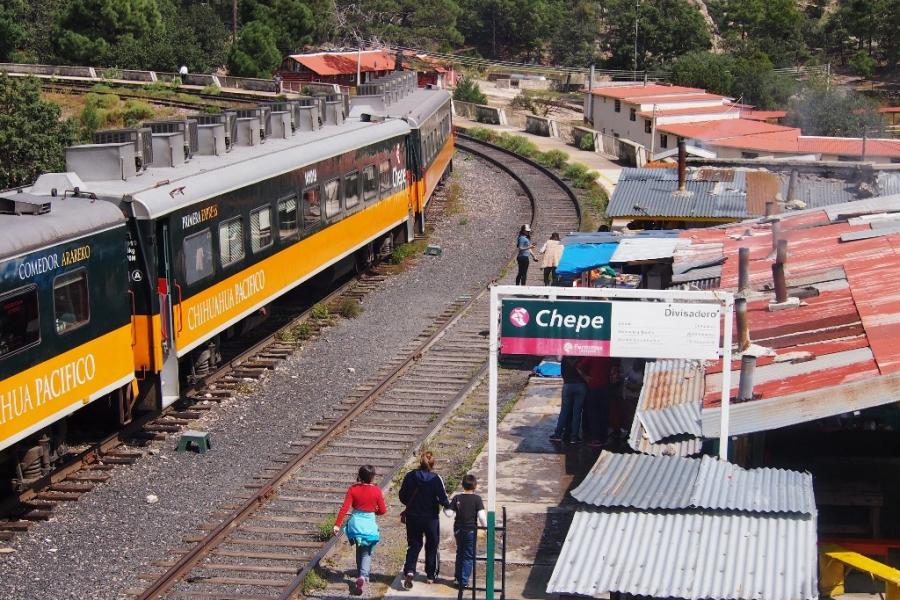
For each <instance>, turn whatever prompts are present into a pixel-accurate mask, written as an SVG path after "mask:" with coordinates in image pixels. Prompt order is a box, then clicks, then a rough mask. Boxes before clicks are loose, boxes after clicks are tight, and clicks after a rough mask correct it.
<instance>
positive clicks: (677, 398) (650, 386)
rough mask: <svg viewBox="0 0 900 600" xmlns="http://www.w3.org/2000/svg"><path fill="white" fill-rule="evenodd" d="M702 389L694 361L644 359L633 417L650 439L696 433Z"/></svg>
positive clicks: (698, 431) (696, 363)
mask: <svg viewBox="0 0 900 600" xmlns="http://www.w3.org/2000/svg"><path fill="white" fill-rule="evenodd" d="M703 393H704V378H703V367H702V366H701V365H700V363H699V362H698V361H695V360H658V361H656V362H651V363H647V367H646V370H645V373H644V386H643V387H642V388H641V396H640V399H639V400H638V408H637V411H636V412H635V418H637V419H640V421H641V424H642V425H643V426H644V429H645V430H646V431H647V437H648V438H649V440H650V441H651V442H652V443H657V442H660V441H662V440H664V439H665V438H668V437H671V436H674V435H682V434H689V435H693V436H699V435H700V434H701V433H702V430H701V427H700V408H701V406H702V404H703Z"/></svg>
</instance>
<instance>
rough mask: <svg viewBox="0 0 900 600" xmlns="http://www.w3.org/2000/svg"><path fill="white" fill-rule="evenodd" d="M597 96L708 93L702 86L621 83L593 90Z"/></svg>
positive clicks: (634, 96) (618, 96) (622, 97)
mask: <svg viewBox="0 0 900 600" xmlns="http://www.w3.org/2000/svg"><path fill="white" fill-rule="evenodd" d="M591 93H592V94H594V95H595V96H606V97H607V98H618V99H620V100H622V99H624V98H641V97H645V96H647V97H649V96H667V95H670V94H706V90H701V89H700V88H692V87H684V86H680V85H661V84H658V83H650V84H647V85H642V84H638V85H619V86H610V87H600V88H594V89H593V90H591Z"/></svg>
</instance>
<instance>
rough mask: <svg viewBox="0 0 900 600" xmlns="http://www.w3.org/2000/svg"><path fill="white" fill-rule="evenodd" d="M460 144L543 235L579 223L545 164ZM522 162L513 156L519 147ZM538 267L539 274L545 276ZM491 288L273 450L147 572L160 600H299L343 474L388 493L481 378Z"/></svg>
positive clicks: (322, 544)
mask: <svg viewBox="0 0 900 600" xmlns="http://www.w3.org/2000/svg"><path fill="white" fill-rule="evenodd" d="M457 146H458V148H460V149H463V150H466V151H467V152H471V153H473V154H475V155H476V156H479V157H481V158H482V159H483V160H487V161H490V162H491V163H493V164H494V165H496V166H497V167H499V168H501V169H503V170H505V171H506V172H507V173H510V174H511V175H512V176H513V177H514V178H516V179H517V180H518V181H519V182H520V183H521V184H522V185H523V189H524V191H525V194H526V195H527V196H528V198H529V199H530V201H531V203H532V207H533V219H532V226H533V227H534V229H535V231H537V232H540V235H549V233H550V232H551V231H561V232H562V231H570V230H575V229H577V228H578V224H579V222H580V215H579V212H578V205H577V202H576V200H575V197H574V195H573V194H572V192H571V190H569V189H568V187H567V186H565V184H563V183H562V182H561V181H560V180H559V179H558V178H556V177H555V176H553V175H552V173H550V172H549V171H547V170H546V169H543V168H542V167H540V166H538V165H536V164H534V163H531V162H525V161H521V160H511V155H510V154H508V153H505V152H503V151H502V150H499V149H497V148H495V147H492V146H490V145H488V144H483V143H481V142H478V141H476V140H471V139H459V140H458V142H457ZM512 156H513V157H514V158H516V159H518V157H515V155H512ZM537 271H538V270H537V269H533V270H532V276H533V277H534V278H535V279H536V280H537V279H539V278H540V273H538V272H537ZM487 292H488V290H487V289H483V290H481V291H480V292H479V293H477V294H475V295H473V296H471V297H469V296H464V297H460V298H457V299H456V300H455V301H454V302H452V303H451V304H450V305H449V306H448V307H447V309H446V310H445V311H444V312H443V313H442V314H441V315H439V316H438V317H437V318H436V319H435V321H434V323H433V324H432V325H431V326H430V327H429V328H428V329H427V330H426V331H424V332H422V334H420V335H419V337H418V338H417V339H416V340H414V341H413V342H411V343H410V344H409V345H407V346H406V347H405V348H403V349H401V350H400V352H399V353H398V355H397V356H396V357H395V359H394V360H393V361H391V363H390V364H388V365H387V366H386V367H384V368H383V369H382V370H381V371H380V372H379V373H377V374H376V375H375V376H374V377H373V378H372V379H371V380H370V381H368V382H366V383H365V384H363V385H361V386H359V387H358V388H357V389H356V392H355V393H354V394H351V395H350V396H349V397H347V398H345V399H344V400H343V401H341V402H340V403H339V405H338V406H337V407H336V408H335V411H334V414H333V415H332V417H331V418H330V419H328V420H326V421H322V422H320V423H317V424H315V425H314V426H313V427H311V428H310V430H309V431H308V432H307V433H306V434H304V440H302V441H300V442H297V443H296V445H295V446H294V448H292V449H291V450H290V451H287V452H282V453H280V454H279V455H277V456H275V457H273V458H272V461H271V466H269V467H267V468H266V469H264V470H263V472H261V473H260V474H259V475H258V476H257V477H256V478H255V481H254V483H252V484H248V485H246V486H245V490H246V492H244V493H241V494H239V495H238V497H237V498H236V499H235V500H234V501H233V502H232V503H231V504H229V505H226V506H225V507H222V508H221V509H220V511H219V512H217V513H214V514H213V515H212V516H213V518H214V519H216V521H215V522H211V523H209V524H207V525H205V526H203V527H201V532H200V533H199V534H198V535H194V536H189V537H187V538H185V539H184V540H183V541H184V543H185V544H187V545H186V546H183V547H179V548H175V549H173V550H172V551H171V552H170V556H174V558H170V559H167V560H160V561H156V562H154V563H152V567H153V570H152V571H150V572H146V573H141V574H139V578H140V579H142V580H146V581H149V582H150V583H149V585H148V586H147V587H146V588H144V589H131V590H128V591H127V593H128V594H130V595H133V596H136V597H139V598H141V599H142V600H145V599H147V600H149V599H152V598H163V597H166V598H169V597H173V598H197V597H204V598H237V597H240V598H280V599H287V598H294V597H297V596H298V595H299V594H300V593H301V589H302V586H303V582H304V579H305V578H306V576H307V574H308V573H309V571H310V570H311V569H313V568H314V567H315V566H316V565H317V564H318V562H319V560H321V558H322V557H324V556H325V554H327V552H328V551H329V550H330V549H331V548H332V546H333V545H334V544H335V543H336V540H337V539H338V538H330V529H331V523H332V522H333V521H332V518H333V515H334V514H335V513H337V511H338V508H339V507H340V504H341V502H342V500H343V496H344V492H345V491H346V487H347V482H349V481H352V480H353V478H354V477H355V473H356V470H357V468H358V466H359V465H360V464H364V463H369V464H373V465H374V466H375V467H376V468H377V470H378V472H379V484H380V485H381V486H382V488H384V489H387V488H388V487H389V486H390V482H391V481H392V479H393V478H394V477H395V476H396V475H397V474H398V473H399V471H400V470H401V469H402V468H403V467H404V465H405V464H406V462H407V460H408V459H409V457H410V456H411V455H413V454H414V453H415V451H416V450H417V449H418V448H419V447H420V446H421V445H422V444H423V443H424V442H425V441H426V440H427V439H428V437H429V436H430V435H431V434H432V433H434V432H435V431H436V430H437V429H438V428H439V427H440V426H441V424H442V423H443V422H444V421H445V420H446V419H447V418H448V417H449V415H450V414H451V413H452V412H453V411H454V409H455V408H456V407H457V406H458V405H459V404H460V403H462V401H463V400H465V398H466V397H467V396H468V394H469V393H470V392H471V391H472V390H474V389H475V387H476V386H477V385H478V384H479V382H480V381H481V380H482V379H483V377H484V375H485V373H486V370H487V358H488V340H487V329H488V309H489V295H488V293H487Z"/></svg>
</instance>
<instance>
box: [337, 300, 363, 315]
mask: <svg viewBox="0 0 900 600" xmlns="http://www.w3.org/2000/svg"><path fill="white" fill-rule="evenodd" d="M335 312H337V314H339V315H341V316H342V317H344V318H345V319H355V318H356V317H358V316H359V315H360V314H362V306H360V305H359V302H358V301H357V300H355V299H353V298H342V299H341V300H340V301H339V302H338V303H337V306H335Z"/></svg>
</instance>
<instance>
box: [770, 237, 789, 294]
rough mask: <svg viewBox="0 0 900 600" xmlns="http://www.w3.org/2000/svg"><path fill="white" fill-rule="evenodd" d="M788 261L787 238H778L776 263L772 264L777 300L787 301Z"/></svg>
mask: <svg viewBox="0 0 900 600" xmlns="http://www.w3.org/2000/svg"><path fill="white" fill-rule="evenodd" d="M786 262H787V240H778V249H777V250H776V253H775V263H774V264H773V265H772V280H773V282H774V284H775V302H778V303H779V304H781V303H782V302H787V282H786V281H785V276H784V264H785V263H786Z"/></svg>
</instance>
